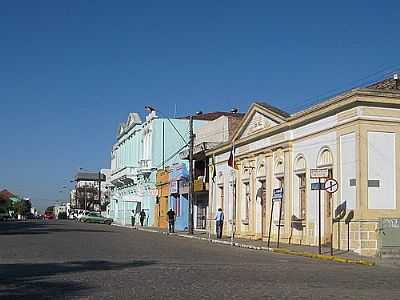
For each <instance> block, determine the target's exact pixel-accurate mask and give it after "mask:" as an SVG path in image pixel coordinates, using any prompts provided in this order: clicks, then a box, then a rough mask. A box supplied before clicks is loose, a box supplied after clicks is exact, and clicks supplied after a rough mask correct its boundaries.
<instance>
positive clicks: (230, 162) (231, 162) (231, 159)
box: [228, 146, 237, 170]
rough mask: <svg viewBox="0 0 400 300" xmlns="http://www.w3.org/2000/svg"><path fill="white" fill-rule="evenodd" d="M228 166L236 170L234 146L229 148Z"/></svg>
mask: <svg viewBox="0 0 400 300" xmlns="http://www.w3.org/2000/svg"><path fill="white" fill-rule="evenodd" d="M228 166H229V167H231V168H233V169H236V170H237V166H236V162H235V146H233V147H232V149H231V154H230V155H229V159H228Z"/></svg>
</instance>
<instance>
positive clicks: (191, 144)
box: [189, 116, 194, 234]
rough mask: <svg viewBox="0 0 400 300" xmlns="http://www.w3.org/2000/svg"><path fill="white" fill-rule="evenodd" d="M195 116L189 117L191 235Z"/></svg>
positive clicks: (191, 227)
mask: <svg viewBox="0 0 400 300" xmlns="http://www.w3.org/2000/svg"><path fill="white" fill-rule="evenodd" d="M193 144H194V136H193V116H190V117H189V234H193V231H194V229H193V227H194V224H193V223H194V222H193V194H194V189H193V148H194V145H193Z"/></svg>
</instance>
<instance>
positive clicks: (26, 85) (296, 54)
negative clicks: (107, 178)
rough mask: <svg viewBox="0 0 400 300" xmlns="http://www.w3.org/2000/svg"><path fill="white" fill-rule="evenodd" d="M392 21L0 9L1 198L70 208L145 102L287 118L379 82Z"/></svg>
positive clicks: (275, 8) (361, 6)
mask: <svg viewBox="0 0 400 300" xmlns="http://www.w3.org/2000/svg"><path fill="white" fill-rule="evenodd" d="M399 23H400V1H385V4H382V3H380V2H379V1H330V2H329V3H328V2H326V1H315V2H314V1H313V2H312V1H280V2H279V1H140V2H139V1H137V2H136V1H83V0H82V1H28V0H27V1H17V0H15V1H1V3H0V41H1V44H0V103H1V118H0V135H1V140H0V141H1V142H0V154H1V155H0V188H8V189H9V190H11V191H14V192H16V193H19V194H21V195H24V196H29V197H31V198H32V199H33V201H34V205H36V206H38V207H45V206H47V205H49V204H50V203H52V202H54V200H59V199H66V198H67V193H59V191H60V188H61V187H62V186H64V185H67V184H68V182H69V180H70V179H71V178H72V177H73V175H74V173H75V172H76V171H77V170H78V168H79V167H85V168H87V169H93V170H95V169H96V170H97V169H98V168H102V167H109V165H110V149H111V145H112V144H113V142H114V141H115V133H116V129H117V126H118V124H119V123H120V122H121V121H124V120H125V119H126V118H127V115H128V113H129V112H130V111H138V112H140V113H144V111H143V106H144V105H146V104H152V105H154V106H156V107H159V108H160V109H161V110H163V111H164V112H166V113H169V114H172V113H173V111H174V104H176V106H177V108H178V113H179V114H189V113H192V112H195V111H196V110H203V111H215V110H228V109H230V108H231V107H239V108H240V110H241V111H246V110H247V108H248V106H249V105H250V103H251V102H252V101H253V100H255V99H257V100H262V101H267V102H269V103H270V104H272V105H276V106H278V107H280V108H281V109H285V110H288V111H289V112H293V111H298V110H301V109H302V108H304V106H305V105H308V104H311V103H312V102H314V101H315V100H316V99H317V98H319V97H321V96H328V95H329V94H331V93H334V92H336V91H338V90H343V89H347V88H350V87H352V86H354V85H357V84H358V83H362V82H365V81H369V80H374V79H381V78H382V76H383V74H384V73H386V72H390V71H392V70H395V69H397V70H398V69H399V67H400V62H399V58H400V56H399V49H400V39H399V38H398V32H399V25H400V24H399Z"/></svg>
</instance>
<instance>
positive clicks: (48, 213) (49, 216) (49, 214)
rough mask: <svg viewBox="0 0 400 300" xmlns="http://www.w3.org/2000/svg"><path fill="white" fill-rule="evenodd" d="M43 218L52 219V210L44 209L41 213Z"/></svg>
mask: <svg viewBox="0 0 400 300" xmlns="http://www.w3.org/2000/svg"><path fill="white" fill-rule="evenodd" d="M43 219H45V220H52V219H54V214H53V213H52V212H49V211H46V212H45V213H44V215H43Z"/></svg>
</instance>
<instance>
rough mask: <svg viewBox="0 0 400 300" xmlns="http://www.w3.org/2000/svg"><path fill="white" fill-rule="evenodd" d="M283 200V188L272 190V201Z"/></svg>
mask: <svg viewBox="0 0 400 300" xmlns="http://www.w3.org/2000/svg"><path fill="white" fill-rule="evenodd" d="M282 198H283V188H277V189H274V190H273V192H272V200H273V201H279V200H282Z"/></svg>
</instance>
